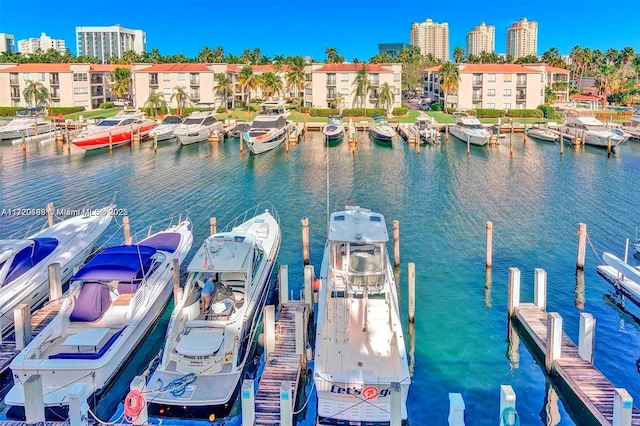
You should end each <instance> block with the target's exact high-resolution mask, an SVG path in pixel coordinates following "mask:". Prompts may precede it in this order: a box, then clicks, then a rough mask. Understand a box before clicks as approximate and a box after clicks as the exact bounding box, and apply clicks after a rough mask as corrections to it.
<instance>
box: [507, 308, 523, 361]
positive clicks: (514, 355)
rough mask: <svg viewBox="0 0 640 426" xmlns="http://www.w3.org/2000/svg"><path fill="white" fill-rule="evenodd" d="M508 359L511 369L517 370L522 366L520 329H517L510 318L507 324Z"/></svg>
mask: <svg viewBox="0 0 640 426" xmlns="http://www.w3.org/2000/svg"><path fill="white" fill-rule="evenodd" d="M507 327H508V331H507V354H506V355H507V359H508V360H509V369H510V370H515V369H517V368H519V367H520V352H519V346H520V336H519V335H518V330H516V327H515V325H514V324H513V321H511V319H509V322H508V324H507Z"/></svg>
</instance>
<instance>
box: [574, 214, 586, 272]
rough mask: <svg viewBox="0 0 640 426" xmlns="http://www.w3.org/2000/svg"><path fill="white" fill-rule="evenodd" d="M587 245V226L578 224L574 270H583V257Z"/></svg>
mask: <svg viewBox="0 0 640 426" xmlns="http://www.w3.org/2000/svg"><path fill="white" fill-rule="evenodd" d="M586 243H587V224H586V223H579V224H578V258H577V260H576V269H577V270H580V271H582V270H584V256H585V251H586V250H585V249H586Z"/></svg>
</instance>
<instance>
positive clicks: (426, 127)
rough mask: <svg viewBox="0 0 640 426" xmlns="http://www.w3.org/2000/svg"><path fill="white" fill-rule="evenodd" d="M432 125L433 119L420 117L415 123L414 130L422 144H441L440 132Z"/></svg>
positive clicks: (424, 116)
mask: <svg viewBox="0 0 640 426" xmlns="http://www.w3.org/2000/svg"><path fill="white" fill-rule="evenodd" d="M431 123H432V118H431V117H428V116H426V115H419V116H418V118H417V119H416V122H415V123H414V130H415V132H416V133H417V134H418V136H419V137H420V140H421V141H422V142H424V143H429V144H434V145H437V144H439V143H440V132H439V131H438V130H437V129H435V128H434V127H433V126H432V124H431Z"/></svg>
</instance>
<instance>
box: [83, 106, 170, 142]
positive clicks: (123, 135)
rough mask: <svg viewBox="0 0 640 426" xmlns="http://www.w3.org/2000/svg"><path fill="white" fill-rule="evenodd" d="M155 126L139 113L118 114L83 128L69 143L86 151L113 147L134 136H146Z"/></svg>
mask: <svg viewBox="0 0 640 426" xmlns="http://www.w3.org/2000/svg"><path fill="white" fill-rule="evenodd" d="M156 126H157V123H156V122H155V121H153V120H148V119H145V118H144V115H143V114H141V113H125V114H118V115H114V116H113V117H110V118H105V119H103V120H100V121H99V122H98V123H97V124H95V125H92V126H89V127H86V128H84V129H83V130H82V131H81V132H80V133H79V134H78V135H77V136H76V137H75V138H73V139H72V140H71V143H73V144H74V145H75V146H77V147H78V148H82V149H85V150H87V151H89V150H93V149H100V148H109V147H115V146H118V145H124V144H127V143H129V142H131V141H132V140H133V136H134V135H140V137H141V138H144V137H146V136H148V135H149V132H150V131H151V129H153V128H155V127H156Z"/></svg>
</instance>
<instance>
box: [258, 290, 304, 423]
mask: <svg viewBox="0 0 640 426" xmlns="http://www.w3.org/2000/svg"><path fill="white" fill-rule="evenodd" d="M299 306H303V307H304V314H303V317H304V318H305V327H306V319H307V318H308V317H309V315H308V308H307V305H305V304H304V303H301V302H295V301H290V302H287V304H286V305H284V306H283V308H282V310H281V311H280V315H279V317H278V322H277V324H278V325H277V330H278V331H279V332H278V334H277V339H276V344H275V350H274V351H273V352H272V353H270V354H269V358H268V359H267V361H266V364H265V367H264V371H263V372H262V376H261V377H260V382H259V384H258V390H257V391H256V396H255V407H256V411H255V423H254V424H255V425H279V424H280V386H281V382H282V381H289V382H291V401H293V404H294V408H295V401H296V397H297V390H298V384H299V382H300V372H301V371H302V367H303V361H304V358H303V356H302V355H298V354H296V330H295V312H296V308H297V307H299Z"/></svg>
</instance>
